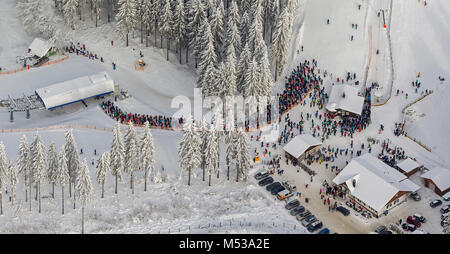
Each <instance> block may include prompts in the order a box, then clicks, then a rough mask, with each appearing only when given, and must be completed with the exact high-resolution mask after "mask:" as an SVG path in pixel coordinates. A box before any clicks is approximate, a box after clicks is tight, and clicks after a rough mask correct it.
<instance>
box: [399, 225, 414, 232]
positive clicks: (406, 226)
mask: <svg viewBox="0 0 450 254" xmlns="http://www.w3.org/2000/svg"><path fill="white" fill-rule="evenodd" d="M402 228H403V230H405V231H411V232H414V231H415V230H416V228H417V227H416V226H415V225H413V224H408V223H404V224H402Z"/></svg>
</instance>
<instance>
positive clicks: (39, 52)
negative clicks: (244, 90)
mask: <svg viewBox="0 0 450 254" xmlns="http://www.w3.org/2000/svg"><path fill="white" fill-rule="evenodd" d="M52 48H53V46H52V45H51V44H50V43H48V42H47V41H45V40H43V39H40V38H35V39H34V40H33V42H32V43H31V45H30V47H28V53H30V54H31V55H32V56H37V57H38V58H43V57H44V56H46V55H47V54H48V53H49V52H50V51H51V49H52Z"/></svg>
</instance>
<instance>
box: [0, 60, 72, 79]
mask: <svg viewBox="0 0 450 254" xmlns="http://www.w3.org/2000/svg"><path fill="white" fill-rule="evenodd" d="M67 59H69V56H66V57H63V58H61V59H57V60H53V61H49V62H46V63H43V64H42V65H40V66H39V67H41V66H46V65H52V64H56V63H60V62H63V61H66V60H67ZM29 69H30V66H29V65H28V66H27V67H23V68H20V69H17V70H12V71H1V72H0V75H8V74H14V73H17V72H21V71H25V70H29Z"/></svg>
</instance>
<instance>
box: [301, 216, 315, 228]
mask: <svg viewBox="0 0 450 254" xmlns="http://www.w3.org/2000/svg"><path fill="white" fill-rule="evenodd" d="M316 220H317V219H316V216H314V215H310V216H308V217H306V218H305V219H304V220H303V221H302V225H303V226H304V227H308V226H309V224H311V223H313V222H314V221H316Z"/></svg>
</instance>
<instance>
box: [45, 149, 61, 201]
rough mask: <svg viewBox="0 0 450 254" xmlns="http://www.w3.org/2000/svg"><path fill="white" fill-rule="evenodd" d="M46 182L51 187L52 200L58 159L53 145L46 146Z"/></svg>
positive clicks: (56, 179) (56, 180)
mask: <svg viewBox="0 0 450 254" xmlns="http://www.w3.org/2000/svg"><path fill="white" fill-rule="evenodd" d="M47 161H48V168H47V181H48V182H49V183H50V184H51V185H52V198H55V184H56V183H57V182H58V171H59V165H58V163H59V158H58V153H57V152H56V147H55V143H51V144H50V145H49V146H48V152H47Z"/></svg>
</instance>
